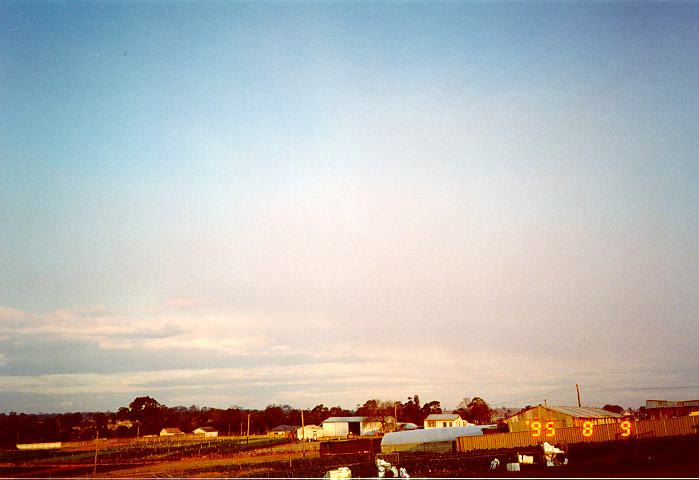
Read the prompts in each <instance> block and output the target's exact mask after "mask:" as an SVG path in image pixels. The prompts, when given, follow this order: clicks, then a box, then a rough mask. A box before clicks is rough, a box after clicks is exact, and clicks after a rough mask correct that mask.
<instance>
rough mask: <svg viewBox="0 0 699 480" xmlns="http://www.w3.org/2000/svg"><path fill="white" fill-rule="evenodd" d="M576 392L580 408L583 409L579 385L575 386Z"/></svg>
mask: <svg viewBox="0 0 699 480" xmlns="http://www.w3.org/2000/svg"><path fill="white" fill-rule="evenodd" d="M575 390H576V391H577V392H578V407H582V403H580V386H579V385H578V384H577V383H576V384H575Z"/></svg>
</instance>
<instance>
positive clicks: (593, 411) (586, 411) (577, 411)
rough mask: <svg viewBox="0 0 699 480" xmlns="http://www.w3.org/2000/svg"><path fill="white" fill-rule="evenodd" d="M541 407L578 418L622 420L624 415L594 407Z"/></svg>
mask: <svg viewBox="0 0 699 480" xmlns="http://www.w3.org/2000/svg"><path fill="white" fill-rule="evenodd" d="M539 406H540V407H543V408H548V409H549V410H553V411H554V412H559V413H562V414H564V415H570V416H572V417H578V418H605V417H613V418H622V417H623V415H619V414H618V413H614V412H608V411H606V410H603V409H601V408H594V407H561V406H553V405H539Z"/></svg>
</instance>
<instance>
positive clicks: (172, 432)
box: [160, 427, 184, 437]
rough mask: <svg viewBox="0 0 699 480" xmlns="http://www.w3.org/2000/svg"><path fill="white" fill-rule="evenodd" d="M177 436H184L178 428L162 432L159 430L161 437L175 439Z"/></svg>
mask: <svg viewBox="0 0 699 480" xmlns="http://www.w3.org/2000/svg"><path fill="white" fill-rule="evenodd" d="M178 435H184V432H183V431H182V430H180V429H179V428H174V427H168V428H163V429H162V430H160V436H161V437H175V436H178Z"/></svg>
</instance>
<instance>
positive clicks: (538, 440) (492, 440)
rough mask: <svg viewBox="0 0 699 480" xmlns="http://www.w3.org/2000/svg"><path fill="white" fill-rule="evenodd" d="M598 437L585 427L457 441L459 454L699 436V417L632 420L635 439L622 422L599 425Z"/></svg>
mask: <svg viewBox="0 0 699 480" xmlns="http://www.w3.org/2000/svg"><path fill="white" fill-rule="evenodd" d="M593 428H594V434H593V436H591V437H585V436H583V434H582V428H581V427H579V426H578V427H572V428H561V429H556V434H555V436H554V437H552V438H547V437H546V436H545V435H544V434H543V432H542V436H540V437H532V435H531V432H530V431H526V432H524V431H523V432H513V433H494V434H490V435H484V436H482V437H480V436H477V437H459V438H457V439H456V449H457V451H459V452H467V451H472V450H497V449H509V448H522V447H528V446H535V445H540V444H543V443H544V442H545V441H548V442H549V443H551V444H555V443H567V444H575V443H603V442H613V441H616V440H624V439H627V438H634V437H638V438H646V437H656V438H657V437H669V436H681V435H697V434H699V417H697V416H695V417H677V418H672V419H667V420H640V421H631V436H630V437H622V436H621V433H622V431H621V426H620V422H614V423H605V424H595V425H594V426H593Z"/></svg>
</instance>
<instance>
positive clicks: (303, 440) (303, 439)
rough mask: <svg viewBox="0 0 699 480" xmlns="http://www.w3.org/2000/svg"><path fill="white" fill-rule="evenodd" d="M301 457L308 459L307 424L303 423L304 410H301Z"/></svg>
mask: <svg viewBox="0 0 699 480" xmlns="http://www.w3.org/2000/svg"><path fill="white" fill-rule="evenodd" d="M301 456H302V457H304V458H306V424H305V423H304V422H303V408H302V409H301Z"/></svg>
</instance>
